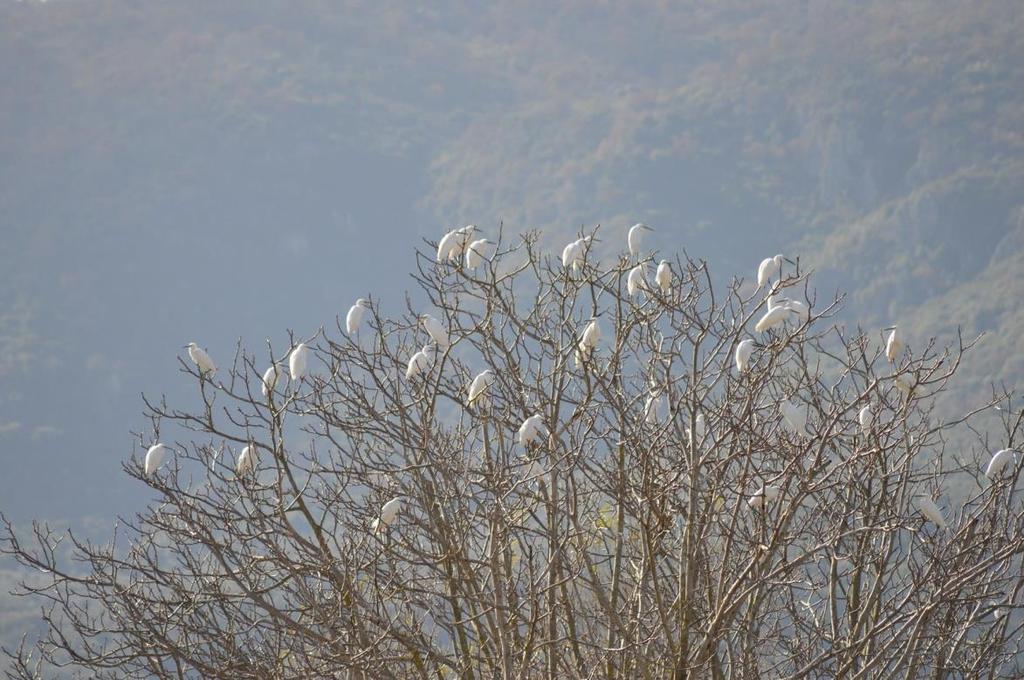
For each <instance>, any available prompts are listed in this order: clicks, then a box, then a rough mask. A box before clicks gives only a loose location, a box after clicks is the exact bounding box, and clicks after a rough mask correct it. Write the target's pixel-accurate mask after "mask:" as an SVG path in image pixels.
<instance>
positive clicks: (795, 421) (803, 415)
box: [779, 399, 807, 437]
mask: <svg viewBox="0 0 1024 680" xmlns="http://www.w3.org/2000/svg"><path fill="white" fill-rule="evenodd" d="M779 413H781V414H782V419H783V420H784V421H786V425H788V426H789V429H790V430H792V431H793V432H794V433H795V434H798V435H800V436H801V437H806V436H807V412H806V411H805V410H804V409H802V408H800V407H799V406H797V405H796V404H794V403H793V402H792V401H790V400H788V399H787V400H786V401H784V402H782V403H780V404H779Z"/></svg>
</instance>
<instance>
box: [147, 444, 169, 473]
mask: <svg viewBox="0 0 1024 680" xmlns="http://www.w3.org/2000/svg"><path fill="white" fill-rule="evenodd" d="M166 453H167V447H166V446H164V445H163V444H160V443H156V444H153V445H152V446H150V447H149V450H148V451H146V464H145V469H146V474H147V475H152V474H153V473H154V472H156V470H157V468H158V467H160V464H161V463H163V462H164V455H165V454H166Z"/></svg>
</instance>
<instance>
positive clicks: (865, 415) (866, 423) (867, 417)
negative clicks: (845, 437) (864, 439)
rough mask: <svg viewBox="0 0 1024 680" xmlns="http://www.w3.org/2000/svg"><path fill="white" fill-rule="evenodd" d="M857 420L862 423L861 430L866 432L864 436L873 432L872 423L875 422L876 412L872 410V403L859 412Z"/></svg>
mask: <svg viewBox="0 0 1024 680" xmlns="http://www.w3.org/2000/svg"><path fill="white" fill-rule="evenodd" d="M857 422H859V423H860V431H861V432H863V433H864V436H867V435H869V434H871V425H872V424H873V423H874V422H875V414H874V413H872V412H871V405H870V404H868V405H867V406H865V407H864V408H862V409H861V410H860V413H858V414H857Z"/></svg>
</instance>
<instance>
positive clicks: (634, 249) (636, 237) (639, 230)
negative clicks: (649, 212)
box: [626, 223, 654, 257]
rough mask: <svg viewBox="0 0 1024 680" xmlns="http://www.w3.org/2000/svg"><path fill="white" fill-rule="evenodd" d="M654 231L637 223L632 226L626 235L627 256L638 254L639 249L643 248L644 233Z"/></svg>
mask: <svg viewBox="0 0 1024 680" xmlns="http://www.w3.org/2000/svg"><path fill="white" fill-rule="evenodd" d="M647 231H654V230H653V229H651V228H650V227H648V226H647V225H646V224H643V223H639V224H634V225H633V226H632V227H630V228H629V234H627V235H626V245H627V246H629V254H630V255H633V256H634V257H635V256H636V255H639V254H640V248H641V246H643V240H644V232H647Z"/></svg>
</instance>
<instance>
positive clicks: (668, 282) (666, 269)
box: [654, 260, 672, 295]
mask: <svg viewBox="0 0 1024 680" xmlns="http://www.w3.org/2000/svg"><path fill="white" fill-rule="evenodd" d="M654 281H655V282H656V283H657V284H658V288H661V292H662V294H663V295H668V294H669V293H671V292H672V265H670V264H669V263H668V260H662V261H661V262H659V263H658V271H657V272H655V274H654Z"/></svg>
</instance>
